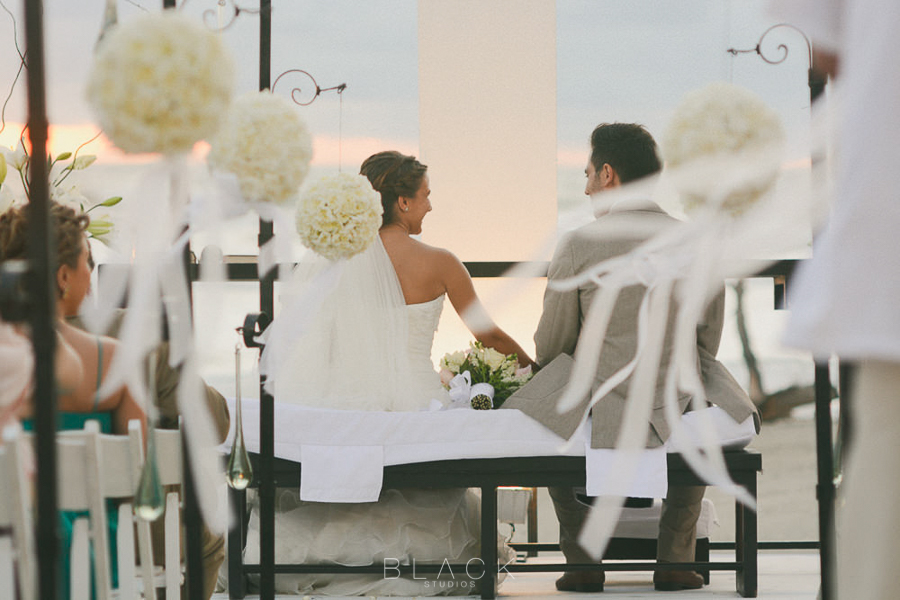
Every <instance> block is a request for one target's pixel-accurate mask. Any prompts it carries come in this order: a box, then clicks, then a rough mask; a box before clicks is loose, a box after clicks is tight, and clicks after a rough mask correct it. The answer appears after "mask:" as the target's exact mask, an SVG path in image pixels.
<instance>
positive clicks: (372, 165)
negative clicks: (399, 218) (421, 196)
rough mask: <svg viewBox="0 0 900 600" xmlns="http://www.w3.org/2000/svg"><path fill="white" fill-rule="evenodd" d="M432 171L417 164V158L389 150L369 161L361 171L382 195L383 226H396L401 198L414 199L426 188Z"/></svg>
mask: <svg viewBox="0 0 900 600" xmlns="http://www.w3.org/2000/svg"><path fill="white" fill-rule="evenodd" d="M426 171H428V167H426V166H425V165H423V164H422V163H420V162H419V161H417V160H416V157H415V156H408V155H406V154H400V153H399V152H397V151H396V150H386V151H384V152H379V153H378V154H373V155H372V156H370V157H369V158H367V159H366V160H365V161H364V162H363V164H362V166H361V167H360V168H359V174H360V175H365V176H366V177H367V178H368V179H369V183H371V184H372V187H373V188H375V191H376V192H378V193H379V194H381V206H382V208H384V214H382V215H381V223H382V225H388V224H389V223H392V222H393V221H394V219H395V218H396V211H397V200H398V199H399V198H400V196H403V197H405V198H412V197H413V196H415V195H416V192H418V191H419V188H420V187H421V186H422V179H423V178H424V177H425V173H426Z"/></svg>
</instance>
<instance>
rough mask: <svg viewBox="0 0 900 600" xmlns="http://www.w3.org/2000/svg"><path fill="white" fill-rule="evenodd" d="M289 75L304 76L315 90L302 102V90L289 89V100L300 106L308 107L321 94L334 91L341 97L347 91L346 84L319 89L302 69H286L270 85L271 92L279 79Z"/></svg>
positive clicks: (314, 79)
mask: <svg viewBox="0 0 900 600" xmlns="http://www.w3.org/2000/svg"><path fill="white" fill-rule="evenodd" d="M290 73H300V74H301V75H305V76H306V77H308V78H309V80H310V81H311V82H312V85H313V87H314V88H315V90H316V91H315V93H313V95H312V97H311V98H310V99H309V100H306V101H304V100H303V94H304V93H305V90H304V88H301V87H299V86H297V87H293V88H291V100H293V101H294V103H295V104H299V105H300V106H309V105H310V104H312V103H313V102H315V100H316V98H318V97H319V95H320V94H321V93H322V92H331V91H336V92H337V93H338V95H341V94H343V93H344V90H345V89H347V84H346V83H342V84H340V85H336V86H334V87H329V88H321V87H319V84H318V83H316V78H315V77H313V76H312V75H310V74H309V73H307V72H306V71H304V70H303V69H288V70H287V71H285V72H284V73H282V74H281V75H279V76H278V77H276V78H275V82H274V83H273V84H272V92H274V91H275V86H277V85H278V82H279V81H280V80H281V78H282V77H284V76H285V75H288V74H290ZM307 89H308V88H307Z"/></svg>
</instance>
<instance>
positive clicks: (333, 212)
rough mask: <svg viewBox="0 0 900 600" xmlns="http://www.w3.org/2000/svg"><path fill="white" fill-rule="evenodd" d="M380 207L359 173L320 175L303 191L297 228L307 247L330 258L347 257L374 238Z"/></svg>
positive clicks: (373, 193)
mask: <svg viewBox="0 0 900 600" xmlns="http://www.w3.org/2000/svg"><path fill="white" fill-rule="evenodd" d="M382 212H383V209H382V207H381V201H380V200H379V198H378V194H376V193H375V190H373V189H372V186H371V185H370V184H369V180H368V179H366V178H365V177H363V176H362V175H349V174H347V173H341V174H338V175H333V176H327V177H323V178H322V179H320V180H319V181H317V182H316V183H314V184H313V185H312V186H310V188H309V189H308V190H306V192H305V193H304V194H303V195H302V197H301V199H300V203H299V205H298V207H297V231H298V233H299V234H300V239H301V240H302V241H303V244H304V245H306V247H307V248H309V249H311V250H313V251H314V252H316V253H317V254H319V255H321V256H324V257H325V258H328V259H330V260H340V259H344V258H350V257H351V256H354V255H356V254H359V253H360V252H362V251H363V250H365V249H366V248H368V247H369V245H370V244H371V243H372V242H373V241H375V236H376V235H378V229H379V228H380V227H381V215H382Z"/></svg>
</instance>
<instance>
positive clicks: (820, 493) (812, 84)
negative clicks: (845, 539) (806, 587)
mask: <svg viewBox="0 0 900 600" xmlns="http://www.w3.org/2000/svg"><path fill="white" fill-rule="evenodd" d="M807 77H808V79H807V81H808V83H809V103H810V106H812V104H813V103H815V102H816V100H817V99H819V98H820V97H821V96H822V93H823V92H824V91H825V84H826V83H827V81H828V80H827V78H826V77H825V76H824V75H822V74H821V73H819V72H818V71H816V70H815V69H814V68H813V49H812V46H811V45H810V67H809V71H808V72H807ZM810 158H811V160H812V164H813V168H815V167H816V166H818V165H820V164H821V163H822V156H821V155H819V154H818V153H816V154H814V155H813V156H811V157H810ZM815 406H816V413H815V414H816V417H815V418H816V457H817V463H818V484H817V485H816V498H817V499H818V501H819V543H820V547H819V569H820V578H821V583H820V586H821V588H820V595H819V598H820V600H832V599H833V598H835V593H836V592H835V590H836V587H835V556H836V554H835V541H836V535H835V519H834V500H835V495H836V494H835V484H834V442H833V437H832V433H831V370H830V368H829V366H828V363H827V362H825V363H819V362H817V363H816V367H815Z"/></svg>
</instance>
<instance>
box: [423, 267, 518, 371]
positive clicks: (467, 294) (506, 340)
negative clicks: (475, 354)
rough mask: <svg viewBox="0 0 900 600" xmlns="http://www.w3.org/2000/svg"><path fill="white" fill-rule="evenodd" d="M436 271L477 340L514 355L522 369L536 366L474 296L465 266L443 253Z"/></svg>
mask: <svg viewBox="0 0 900 600" xmlns="http://www.w3.org/2000/svg"><path fill="white" fill-rule="evenodd" d="M440 261H441V265H440V268H439V269H438V270H437V272H438V273H441V274H442V275H443V278H444V279H443V284H444V290H445V291H446V292H447V296H448V297H449V298H450V303H451V304H452V305H453V308H454V309H455V310H456V312H457V313H458V314H459V316H460V318H461V319H462V320H463V323H465V325H466V327H468V328H469V331H471V332H472V335H474V336H475V339H476V340H478V341H479V342H481V343H482V344H484V345H485V347H486V348H493V349H494V350H496V351H498V352H502V353H503V354H513V353H515V355H516V358H517V359H518V361H519V366H522V367H525V366H528V365H533V364H534V361H532V360H531V357H529V356H528V354H526V353H525V351H524V350H523V349H522V347H521V346H520V345H519V344H518V343H516V341H515V340H514V339H512V338H511V337H510V336H509V334H507V333H506V332H505V331H503V330H502V329H500V328H499V327H497V324H496V323H494V321H493V320H492V319H491V317H490V315H488V313H487V310H485V308H484V306H483V305H482V304H481V301H480V300H479V299H478V295H477V294H476V293H475V286H474V284H473V283H472V278H471V277H470V276H469V272H468V271H467V270H466V267H465V266H464V265H463V264H462V263H461V262H460V261H459V259H458V258H456V256H454V255H453V254H452V253H451V252H448V251H443V252H442V253H441V256H440Z"/></svg>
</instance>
